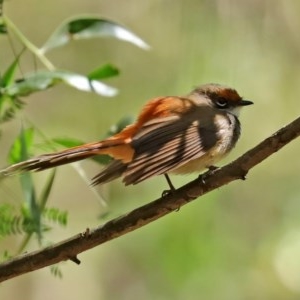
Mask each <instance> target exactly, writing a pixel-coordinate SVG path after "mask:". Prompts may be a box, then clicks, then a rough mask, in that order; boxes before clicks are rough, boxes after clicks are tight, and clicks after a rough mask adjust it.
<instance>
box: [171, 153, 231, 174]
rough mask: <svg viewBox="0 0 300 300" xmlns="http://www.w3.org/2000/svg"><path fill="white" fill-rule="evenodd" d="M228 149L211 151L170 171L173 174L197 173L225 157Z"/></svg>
mask: <svg viewBox="0 0 300 300" xmlns="http://www.w3.org/2000/svg"><path fill="white" fill-rule="evenodd" d="M226 154H227V151H225V152H223V151H220V149H218V150H217V151H210V152H208V153H206V154H205V155H203V156H201V157H198V158H196V159H193V160H190V161H189V162H187V163H185V164H183V165H181V166H179V167H177V168H175V169H173V170H172V171H171V172H170V173H173V174H189V173H196V172H198V173H199V172H201V171H203V170H204V169H206V168H209V167H210V166H213V165H214V164H215V163H217V162H218V161H219V160H221V159H222V158H223V157H225V156H226Z"/></svg>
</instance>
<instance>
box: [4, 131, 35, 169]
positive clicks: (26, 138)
mask: <svg viewBox="0 0 300 300" xmlns="http://www.w3.org/2000/svg"><path fill="white" fill-rule="evenodd" d="M33 134H34V129H33V128H28V129H25V130H24V129H23V128H22V130H21V133H20V135H19V136H18V137H17V138H16V140H15V141H14V143H13V145H12V146H11V148H10V150H9V153H8V161H9V163H10V164H16V163H18V162H20V161H23V160H25V159H27V158H28V153H27V151H28V149H29V148H31V146H32V143H33Z"/></svg>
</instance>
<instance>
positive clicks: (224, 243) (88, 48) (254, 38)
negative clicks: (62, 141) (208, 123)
mask: <svg viewBox="0 0 300 300" xmlns="http://www.w3.org/2000/svg"><path fill="white" fill-rule="evenodd" d="M5 13H6V14H7V15H8V16H9V17H10V18H11V19H12V20H13V21H14V22H15V23H16V24H17V26H18V27H19V28H20V29H21V30H22V32H23V33H24V34H25V35H26V36H27V37H28V38H29V39H30V40H32V41H33V42H34V43H35V44H37V45H42V44H43V42H44V41H45V40H46V38H47V37H48V35H49V34H50V33H51V32H52V31H53V29H54V28H55V27H56V26H57V25H58V24H59V23H61V22H62V21H63V20H64V19H65V18H68V17H70V16H72V15H74V14H83V13H95V14H99V15H102V16H104V17H106V18H110V19H112V20H115V21H117V22H120V23H121V24H124V25H125V26H126V27H128V28H129V29H131V30H132V31H133V32H135V33H136V34H138V35H139V36H140V37H141V38H143V39H144V40H145V41H146V42H147V43H148V44H150V45H151V47H152V49H151V51H143V50H141V49H139V48H137V47H135V46H133V45H131V44H128V43H125V42H121V41H117V40H113V39H101V40H99V39H95V40H88V41H79V42H74V43H71V44H69V45H68V46H66V47H64V48H61V49H56V50H54V51H52V52H51V53H49V55H48V57H49V58H50V59H51V60H52V61H53V62H54V64H55V65H56V66H58V67H60V68H65V69H71V70H74V71H76V72H80V73H87V72H89V71H90V70H92V69H93V68H94V67H95V66H99V65H101V64H102V63H106V62H111V63H114V64H115V65H117V66H118V67H119V68H120V69H121V75H120V76H119V77H117V78H114V79H112V80H110V81H109V82H108V83H110V84H112V85H114V86H116V87H118V88H119V89H120V93H119V95H118V96H117V97H115V98H112V99H108V98H101V97H99V96H97V95H93V94H88V93H81V92H78V91H76V90H73V89H70V88H68V87H65V86H59V87H56V88H54V89H52V90H49V91H47V92H41V93H37V94H34V95H33V96H30V97H28V98H25V99H24V100H25V102H26V103H27V106H26V108H25V110H24V111H23V112H22V114H21V115H20V118H19V120H18V121H13V122H9V123H7V124H5V126H4V127H3V133H2V139H1V141H0V142H1V149H2V151H1V164H2V165H5V164H6V154H7V151H8V149H9V147H10V145H11V143H12V141H13V139H14V138H15V136H16V135H17V134H18V132H19V130H20V127H21V124H22V121H21V120H22V119H23V120H24V119H29V120H30V121H31V122H33V124H35V125H36V126H37V127H39V128H40V129H41V130H42V131H43V132H44V133H45V134H46V136H48V137H57V136H71V137H74V138H75V137H76V138H78V139H81V140H85V141H94V140H97V139H98V138H99V137H101V136H103V134H105V132H107V129H108V128H109V127H110V126H111V125H112V124H115V123H116V122H117V121H118V120H119V119H120V118H122V117H124V116H126V115H132V116H135V115H136V114H137V113H138V111H139V109H140V108H141V106H142V105H143V104H144V103H145V101H146V100H147V99H149V98H151V97H154V96H160V95H178V94H179V95H183V94H186V93H187V92H188V91H189V90H190V89H191V88H193V87H194V86H196V85H198V84H200V83H207V82H218V83H224V84H227V85H230V86H233V87H235V88H236V89H237V90H238V91H239V93H240V94H241V95H243V96H244V97H245V98H246V99H251V100H252V101H254V102H255V105H254V106H252V107H249V108H247V109H245V110H244V111H243V113H242V115H241V118H240V119H241V122H242V128H243V132H242V137H241V140H240V142H239V143H238V146H237V147H236V149H235V150H234V151H233V152H232V153H231V154H230V156H229V157H228V158H227V159H226V161H227V162H228V161H230V160H232V159H234V158H235V157H237V156H239V155H240V154H242V153H243V152H244V151H245V150H247V149H249V148H250V147H252V146H254V145H256V144H257V143H258V142H260V141H262V140H263V139H264V138H265V137H267V136H268V135H270V134H272V133H273V132H275V131H276V130H277V129H279V128H280V127H282V126H283V125H285V124H286V123H288V122H289V121H292V120H293V119H294V118H296V117H297V116H298V115H299V96H300V84H299V78H300V67H299V63H300V39H299V28H300V2H299V1H296V0H285V1H279V0H278V1H277V0H249V1H246V0H244V1H243V0H206V1H204V0H198V1H196V0H185V1H171V0H161V1H158V0H143V1H138V0H127V1H121V0H114V1H104V0H98V1H95V0H86V1H78V0H68V1H67V0H66V1H57V0H53V1H41V0H26V1H17V0H10V1H7V2H6V3H5ZM0 46H1V51H0V63H1V69H3V68H6V67H7V66H8V64H9V63H10V62H11V61H12V59H13V53H12V50H11V48H10V46H9V43H8V41H7V39H6V38H4V37H1V39H0ZM15 47H16V48H17V49H19V48H20V45H18V44H17V43H16V44H15ZM2 66H3V68H2ZM33 66H34V59H33V58H32V57H31V56H30V55H29V54H28V59H27V60H26V61H24V63H23V64H22V71H23V72H26V71H28V70H32V69H33ZM299 150H300V144H299V140H298V141H297V140H296V141H295V142H293V143H292V144H291V145H288V146H287V147H286V148H284V149H283V150H282V151H280V152H279V153H277V154H275V155H274V156H272V157H271V158H269V159H268V160H267V161H265V162H263V163H262V164H261V165H259V166H257V167H256V168H255V169H254V170H253V171H251V172H250V173H249V175H248V178H247V180H246V181H245V182H234V183H232V184H230V185H228V186H225V187H222V188H221V189H219V190H216V191H214V192H213V193H210V194H208V195H206V196H205V197H202V198H201V199H198V200H197V201H195V202H194V203H191V204H189V205H187V206H185V207H184V208H182V209H181V210H180V211H179V212H176V213H172V214H170V215H169V216H167V217H164V218H163V219H161V220H158V221H156V222H154V223H153V224H150V225H148V226H146V227H145V228H141V229H139V230H137V231H135V232H132V233H130V234H127V235H126V236H123V237H121V238H119V239H116V240H114V241H111V242H109V243H107V244H104V245H102V246H100V247H97V248H94V249H92V250H90V251H88V252H85V253H83V254H81V255H80V256H79V259H80V260H81V261H82V264H81V265H80V266H77V265H75V264H74V263H72V262H66V263H63V264H62V271H63V276H64V277H63V279H62V280H60V279H57V278H54V277H53V276H52V275H51V274H50V272H49V269H43V270H39V271H36V272H33V273H32V274H27V275H23V276H21V277H18V278H15V279H12V280H10V281H7V282H5V283H3V284H2V285H1V287H0V295H1V298H3V299H23V300H27V299H28V300H29V299H30V300H34V299H44V300H48V299H49V300H50V299H56V300H60V299H83V298H85V299H139V300H140V299H144V300H146V299H174V300H175V299H187V300H188V299H220V300H225V299H228V300H229V299H230V300H232V299H273V300H277V299H299V298H300V218H299V215H300V188H299V170H300V162H299V159H298V156H299ZM226 161H225V162H226ZM225 162H222V164H223V163H225ZM82 165H83V167H84V168H85V169H86V172H87V173H88V174H89V176H90V177H92V176H93V175H94V174H95V173H96V172H97V170H98V169H99V166H98V165H95V164H93V163H92V162H84V163H83V164H82ZM195 176H196V175H193V176H185V177H180V176H179V177H173V181H174V184H175V185H176V186H180V185H182V184H184V183H186V182H188V181H189V180H191V179H193V178H194V177H195ZM44 177H45V175H44V174H43V173H39V174H36V175H35V180H36V182H37V183H39V182H40V181H41V182H42V181H43V180H44ZM165 188H166V182H165V180H164V178H162V177H158V178H154V179H151V180H148V181H146V182H143V183H141V184H139V185H137V186H133V187H124V186H123V185H122V183H121V182H120V181H116V182H113V183H112V184H109V185H106V186H103V187H98V188H97V192H99V193H101V194H102V195H105V198H106V200H107V204H108V208H103V206H102V205H101V203H100V202H99V199H98V197H97V196H96V194H95V193H94V191H93V190H91V188H90V187H89V186H88V185H87V184H86V182H84V181H83V180H82V178H81V177H80V176H79V175H78V174H77V172H76V171H75V170H74V169H73V168H72V167H70V166H66V167H62V168H60V169H59V170H58V175H57V178H56V182H55V186H54V190H53V193H52V197H51V202H50V205H51V206H56V207H59V208H61V209H62V210H63V209H67V210H68V211H69V225H68V227H67V229H61V228H58V229H55V230H53V231H52V232H50V234H49V235H48V236H47V238H49V240H51V241H55V242H57V241H61V240H62V239H65V238H67V237H69V236H71V235H74V234H76V233H78V232H81V231H84V230H85V229H86V228H87V227H89V228H93V227H95V226H97V225H98V224H100V223H102V222H104V219H103V218H102V219H100V216H101V215H103V213H104V212H105V213H107V216H106V219H110V218H113V217H115V216H118V215H120V214H123V213H125V212H127V211H130V210H131V209H133V208H135V207H137V206H140V205H142V204H144V203H147V202H149V201H151V200H153V199H156V198H157V197H159V196H160V194H161V191H162V190H164V189H165ZM21 197H22V196H21V191H20V188H19V183H18V179H17V178H10V179H8V180H7V181H5V183H4V184H2V185H1V189H0V199H1V200H0V201H3V202H4V201H11V202H13V203H16V205H17V204H18V203H20V199H21ZM107 210H108V211H107ZM19 242H20V240H19V238H18V237H16V238H10V239H8V240H5V241H4V242H3V241H2V243H1V245H0V250H1V251H3V249H13V247H16V245H18V243H19ZM36 248H37V245H36V244H35V243H32V244H31V245H30V247H29V249H28V251H30V250H33V249H36Z"/></svg>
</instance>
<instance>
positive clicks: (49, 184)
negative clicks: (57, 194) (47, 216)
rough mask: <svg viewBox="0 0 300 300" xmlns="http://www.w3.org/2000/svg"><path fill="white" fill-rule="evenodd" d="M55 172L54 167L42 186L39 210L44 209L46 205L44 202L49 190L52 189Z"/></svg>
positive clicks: (46, 199)
mask: <svg viewBox="0 0 300 300" xmlns="http://www.w3.org/2000/svg"><path fill="white" fill-rule="evenodd" d="M55 172H56V171H55V169H54V170H52V171H51V173H50V176H49V177H48V180H47V182H46V184H45V185H44V187H43V191H42V194H41V196H40V199H39V203H40V210H41V211H43V210H44V208H45V206H46V203H47V201H48V198H49V195H50V192H51V190H52V187H53V183H54V178H55Z"/></svg>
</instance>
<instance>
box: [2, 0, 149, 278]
mask: <svg viewBox="0 0 300 300" xmlns="http://www.w3.org/2000/svg"><path fill="white" fill-rule="evenodd" d="M2 5H3V1H1V0H0V34H9V35H10V34H13V35H14V36H15V37H16V38H17V39H18V41H19V42H20V43H21V44H22V45H23V50H22V51H20V53H19V54H18V55H17V56H16V57H15V59H14V60H13V61H12V62H11V64H10V65H9V66H8V68H7V69H6V70H4V71H3V72H1V71H0V124H2V123H4V122H7V121H11V120H12V119H14V118H15V117H16V114H17V112H18V111H20V110H21V109H23V107H24V100H23V98H24V97H28V96H30V95H31V94H33V93H36V92H41V91H45V90H47V89H49V88H52V87H55V86H57V85H58V84H66V85H68V86H70V87H72V88H75V89H77V90H80V91H85V92H90V93H96V94H98V95H100V96H105V97H112V96H115V95H116V94H117V92H118V90H117V89H116V88H115V87H111V86H109V85H108V84H106V83H104V82H102V80H106V79H108V78H111V77H114V76H117V75H119V73H120V71H119V69H118V68H117V67H116V66H114V65H113V64H111V63H106V64H103V65H102V66H99V67H97V68H95V69H94V70H92V71H90V72H88V75H82V74H78V73H76V72H73V71H72V70H61V69H60V68H57V67H56V66H54V64H53V63H52V62H51V61H50V60H49V59H48V58H47V57H46V56H45V53H47V52H48V51H50V50H52V49H54V48H59V47H62V46H64V45H66V44H67V43H69V42H71V41H75V40H79V39H90V38H100V37H112V38H116V39H118V40H123V41H127V42H130V43H132V44H134V45H136V46H138V47H141V48H143V49H148V48H149V46H148V45H147V44H146V43H145V42H144V41H142V40H141V39H140V38H139V37H138V36H137V35H135V34H134V33H132V32H131V31H130V30H128V29H126V28H125V27H124V26H122V25H120V24H118V23H116V22H113V21H111V20H107V19H103V18H99V17H95V16H84V17H78V16H77V17H73V18H71V19H69V20H66V21H65V22H63V24H62V25H60V26H58V28H57V29H56V30H55V31H54V32H53V34H52V35H51V36H50V37H49V38H48V39H47V41H46V42H45V43H44V45H43V46H42V47H41V48H38V47H37V46H35V45H34V44H33V43H31V42H30V41H29V40H28V39H27V37H25V36H24V35H23V34H22V33H21V31H20V30H19V29H18V27H17V26H16V25H15V24H14V23H13V22H12V21H11V20H10V19H9V18H8V17H7V16H6V15H4V14H3V10H2ZM25 51H30V52H31V54H33V55H34V57H35V59H36V60H38V61H39V62H40V63H41V64H42V65H43V66H44V67H45V68H43V69H40V70H36V67H35V66H34V69H33V71H32V72H29V73H28V74H24V75H23V74H22V78H16V77H17V75H16V74H17V71H18V68H19V65H20V63H21V60H22V59H24V56H23V54H24V53H25ZM21 99H22V100H21ZM127 124H128V119H127V120H125V119H124V120H121V121H120V122H119V123H117V124H116V125H115V126H113V127H112V128H111V130H110V132H108V134H110V133H114V132H116V131H119V130H121V129H122V128H123V127H124V126H126V125H127ZM36 132H38V133H39V134H40V131H39V130H37V129H36V128H35V127H33V126H30V127H29V128H22V129H21V131H20V134H19V135H18V136H17V137H16V139H15V141H14V142H13V144H12V146H11V148H10V150H9V153H8V161H9V163H10V164H15V163H18V162H20V161H23V160H26V159H28V158H29V157H30V156H31V155H32V153H33V152H34V137H35V134H36ZM40 136H42V137H43V135H42V134H40ZM45 143H46V144H49V141H47V142H45ZM81 143H82V141H78V140H77V139H73V138H56V139H53V140H50V146H51V148H54V147H55V146H56V145H60V146H64V147H72V146H76V145H78V144H81ZM95 161H97V162H98V163H107V162H108V161H109V158H108V157H107V156H99V157H97V158H95ZM55 174H56V173H55V170H54V171H52V172H50V173H49V175H48V177H47V179H46V180H45V182H44V184H43V186H42V189H41V192H39V193H38V192H37V188H36V184H35V182H34V180H33V177H32V174H30V173H24V174H22V175H20V176H19V181H20V185H21V188H22V192H23V201H22V202H21V204H20V205H19V206H17V207H16V206H13V205H11V204H10V203H0V239H3V238H4V237H7V236H11V235H17V234H18V235H22V236H23V241H22V243H21V245H20V247H19V250H18V253H20V252H22V251H24V249H25V248H26V246H27V244H28V242H29V241H30V240H31V239H32V237H35V238H36V239H37V242H38V243H39V245H41V246H42V245H43V243H44V242H43V241H44V240H45V239H44V234H45V232H47V231H49V230H50V229H51V226H52V225H53V224H56V225H59V226H66V225H67V221H68V212H66V211H61V210H60V209H59V208H53V207H49V206H48V201H49V196H50V194H51V190H52V188H53V185H54V182H55ZM5 253H8V251H5ZM6 257H10V255H6ZM51 273H52V274H53V275H54V276H57V277H61V276H62V273H61V270H60V268H59V267H58V266H52V267H51Z"/></svg>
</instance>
